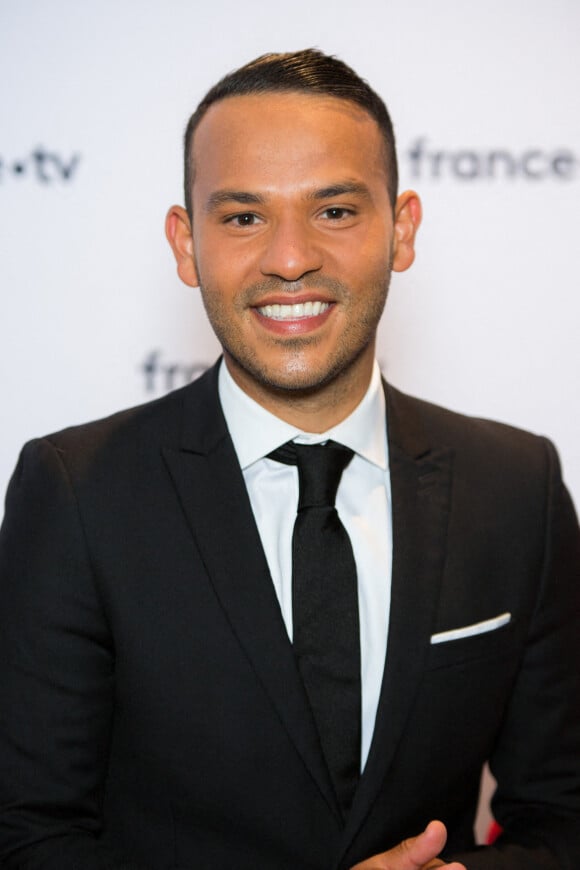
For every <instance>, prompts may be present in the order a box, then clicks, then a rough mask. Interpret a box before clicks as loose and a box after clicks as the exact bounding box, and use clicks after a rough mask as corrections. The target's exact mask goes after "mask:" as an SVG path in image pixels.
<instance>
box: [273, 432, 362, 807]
mask: <svg viewBox="0 0 580 870" xmlns="http://www.w3.org/2000/svg"><path fill="white" fill-rule="evenodd" d="M352 456H353V452H352V450H349V449H348V447H343V446H342V445H340V444H336V443H334V442H333V441H328V442H327V444H326V445H325V446H323V445H321V444H313V445H303V444H295V443H293V442H289V443H288V444H285V445H283V446H282V447H279V448H278V449H277V450H274V451H273V453H271V454H270V458H272V459H275V460H277V461H278V462H285V463H286V464H288V465H297V466H298V477H299V483H300V496H299V501H298V514H297V516H296V522H295V525H294V533H293V536H292V621H293V646H294V654H295V656H296V660H297V663H298V668H299V670H300V673H301V675H302V679H303V681H304V685H305V687H306V692H307V695H308V699H309V701H310V705H311V707H312V712H313V714H314V719H315V721H316V725H317V728H318V733H319V736H320V742H321V744H322V750H323V752H324V756H325V758H326V762H327V765H328V769H329V771H330V774H331V777H332V780H333V783H334V786H335V789H336V793H337V796H338V799H339V803H340V805H341V808H342V811H343V814H344V815H345V817H346V815H347V813H348V810H349V809H350V805H351V803H352V798H353V794H354V790H355V788H356V784H357V782H358V778H359V775H360V757H361V756H360V753H361V679H360V632H359V618H358V598H357V579H356V565H355V561H354V556H353V552H352V546H351V543H350V538H349V537H348V534H347V532H346V529H345V528H344V526H343V524H342V523H341V521H340V518H339V516H338V513H337V512H336V509H335V507H334V501H335V498H336V491H337V489H338V484H339V482H340V478H341V475H342V472H343V471H344V469H345V468H346V466H347V465H348V463H349V462H350V460H351V459H352Z"/></svg>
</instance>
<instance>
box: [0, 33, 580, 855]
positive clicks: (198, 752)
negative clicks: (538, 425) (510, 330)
mask: <svg viewBox="0 0 580 870" xmlns="http://www.w3.org/2000/svg"><path fill="white" fill-rule="evenodd" d="M420 219H421V206H420V202H419V199H418V197H417V195H416V194H415V193H414V192H413V191H406V192H403V193H400V194H398V192H397V165H396V156H395V148H394V138H393V132H392V127H391V122H390V119H389V116H388V113H387V111H386V108H385V106H384V104H383V103H382V101H381V100H380V98H379V97H378V96H377V95H376V94H375V93H374V92H373V91H372V90H371V89H370V87H369V86H368V85H367V84H366V83H365V82H364V81H362V80H361V79H360V78H359V77H358V76H357V75H356V74H355V73H354V72H353V71H352V70H351V69H349V68H348V67H347V66H346V65H345V64H343V63H342V62H341V61H339V60H337V59H336V58H332V57H328V56H325V55H323V54H321V53H320V52H317V51H313V50H307V51H303V52H297V53H295V54H285V55H284V54H283V55H267V56H264V57H262V58H258V59H257V60H256V61H254V62H252V63H250V64H248V65H247V66H245V67H243V68H241V69H240V70H237V71H235V72H233V73H231V74H230V75H228V76H226V77H225V79H223V80H222V81H221V82H219V83H218V84H217V85H216V86H215V87H214V88H212V90H211V91H210V92H209V93H208V94H207V95H206V97H205V99H204V100H203V101H202V103H201V104H200V105H199V107H198V108H197V110H196V112H195V113H194V114H193V116H192V118H191V119H190V122H189V124H188V128H187V132H186V139H185V208H183V207H181V206H177V205H176V206H173V207H172V208H171V209H170V210H169V213H168V216H167V222H166V232H167V236H168V239H169V242H170V244H171V246H172V249H173V252H174V254H175V258H176V261H177V268H178V272H179V275H180V276H181V278H182V279H183V281H185V282H186V283H187V284H189V285H191V286H193V287H199V288H200V291H201V293H202V296H203V300H204V304H205V308H206V310H207V314H208V317H209V319H210V322H211V324H212V327H213V329H214V330H215V333H216V335H217V336H218V338H219V341H220V343H221V345H222V348H223V359H221V360H220V361H218V363H217V364H216V366H215V367H214V368H213V369H212V370H211V371H209V372H208V373H207V374H206V375H204V376H203V377H202V378H200V379H199V380H198V381H196V382H195V383H193V384H191V385H189V386H188V387H186V388H184V389H182V390H179V391H176V392H174V393H172V394H170V395H169V396H167V397H165V398H163V399H161V400H159V401H157V402H154V403H151V404H149V405H145V406H143V407H141V408H137V409H132V410H130V411H127V412H123V413H121V414H118V415H115V416H114V417H112V418H109V419H107V420H103V421H98V422H96V423H92V424H88V425H87V426H82V427H76V428H74V429H69V430H65V431H64V432H60V433H57V434H55V435H51V436H48V437H46V438H44V439H39V440H38V441H35V442H33V443H31V444H29V445H27V446H26V448H25V449H24V451H23V453H22V456H21V459H20V463H19V466H18V468H17V471H16V473H15V475H14V478H13V480H12V483H11V486H10V489H9V493H8V498H7V512H6V520H5V523H4V526H3V529H2V536H1V539H0V570H1V586H0V669H1V673H0V678H1V686H2V698H1V705H0V708H1V711H2V712H1V714H0V805H1V825H0V847H1V848H0V856H1V857H2V858H3V860H4V862H5V863H4V866H6V867H7V868H9V870H10V868H11V870H15V868H29V870H34V868H38V870H40V868H42V870H53V868H54V870H129V868H150V870H185V868H190V870H194V868H195V870H202V868H203V870H218V868H219V870H223V868H226V867H232V868H236V870H349V868H356V870H433V868H437V867H447V868H449V870H464V868H467V870H561V868H568V870H572V868H574V870H577V867H578V866H580V672H579V658H580V655H579V654H580V537H579V532H578V524H577V521H576V517H575V514H574V510H573V507H572V504H571V502H570V499H569V496H568V494H567V492H566V489H565V488H564V485H563V483H562V480H561V476H560V470H559V464H558V459H557V456H556V452H555V450H554V448H553V446H552V445H551V444H550V443H549V442H547V441H546V440H545V439H542V438H538V437H536V436H533V435H530V434H527V433H524V432H521V431H518V430H515V429H513V428H510V427H507V426H502V425H500V424H497V423H490V422H488V421H483V420H475V419H470V418H467V417H462V416H460V415H457V414H453V413H451V412H449V411H445V410H443V409H441V408H437V407H435V406H433V405H430V404H428V403H425V402H422V401H419V400H417V399H412V398H410V397H408V396H404V395H403V394H401V393H400V392H398V391H397V390H395V389H394V388H393V387H391V386H389V385H387V384H386V383H385V382H383V381H382V379H381V375H380V372H379V369H378V366H377V363H376V361H375V342H376V331H377V326H378V323H379V320H380V317H381V314H382V311H383V307H384V305H385V301H386V297H387V293H388V288H389V281H390V276H391V272H392V271H393V270H394V271H403V270H405V269H407V268H408V267H409V266H410V265H411V264H412V262H413V258H414V244H415V235H416V231H417V229H418V226H419V223H420ZM486 760H488V761H489V763H490V765H491V767H492V770H493V772H494V774H495V776H496V779H497V782H498V788H497V792H496V795H495V798H494V811H495V814H496V817H497V819H498V821H499V822H500V823H501V825H502V828H503V833H502V835H501V837H500V838H499V839H498V840H497V842H496V843H495V844H494V845H493V846H489V847H485V848H482V847H477V846H476V845H475V842H474V836H473V821H474V816H475V811H476V806H477V800H478V787H479V780H480V774H481V769H482V766H483V764H484V762H485V761H486Z"/></svg>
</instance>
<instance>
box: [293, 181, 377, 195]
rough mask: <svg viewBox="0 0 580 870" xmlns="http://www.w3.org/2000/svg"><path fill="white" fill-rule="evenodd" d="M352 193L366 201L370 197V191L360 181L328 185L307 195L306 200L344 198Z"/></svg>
mask: <svg viewBox="0 0 580 870" xmlns="http://www.w3.org/2000/svg"><path fill="white" fill-rule="evenodd" d="M349 193H354V194H356V195H357V196H364V197H365V198H366V199H368V198H369V197H370V195H371V194H370V190H369V189H368V187H367V186H366V184H362V183H361V182H360V181H338V182H336V183H335V184H329V185H328V186H327V187H320V188H318V189H317V190H313V191H311V192H310V193H309V194H308V199H332V197H334V196H344V195H345V194H349Z"/></svg>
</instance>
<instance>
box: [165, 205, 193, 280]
mask: <svg viewBox="0 0 580 870" xmlns="http://www.w3.org/2000/svg"><path fill="white" fill-rule="evenodd" d="M165 235H166V236H167V241H168V242H169V244H170V245H171V250H172V251H173V256H174V257H175V262H176V263H177V274H178V275H179V277H180V278H181V280H182V281H183V283H184V284H188V285H189V286H190V287H198V286H199V278H198V275H197V267H196V264H195V254H194V251H193V236H192V233H191V222H190V220H189V215H188V214H187V212H186V210H185V209H184V208H182V207H181V206H180V205H172V206H171V208H170V209H169V211H168V212H167V217H166V218H165Z"/></svg>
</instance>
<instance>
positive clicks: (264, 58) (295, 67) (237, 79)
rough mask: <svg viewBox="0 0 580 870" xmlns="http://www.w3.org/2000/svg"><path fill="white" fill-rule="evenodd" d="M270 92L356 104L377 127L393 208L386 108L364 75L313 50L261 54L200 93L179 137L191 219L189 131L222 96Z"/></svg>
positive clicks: (394, 179) (391, 139) (394, 181)
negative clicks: (196, 105)
mask: <svg viewBox="0 0 580 870" xmlns="http://www.w3.org/2000/svg"><path fill="white" fill-rule="evenodd" d="M274 91H302V92H307V93H312V94H323V95H325V96H331V97H338V98H339V99H343V100H350V101H351V102H352V103H356V104H357V105H359V106H361V107H362V108H363V109H365V111H367V112H368V114H369V115H371V117H372V118H374V120H375V121H376V122H377V124H378V125H379V128H380V131H381V134H382V137H383V142H384V148H385V161H386V169H387V189H388V192H389V198H390V201H391V204H392V206H393V208H394V206H395V202H396V199H397V187H398V169H397V154H396V150H395V135H394V133H393V125H392V122H391V118H390V116H389V113H388V111H387V107H386V106H385V104H384V102H383V101H382V100H381V98H380V97H379V95H378V94H376V93H375V91H373V89H372V88H371V87H370V85H369V84H367V82H366V81H364V79H361V78H360V76H358V75H357V74H356V73H355V71H354V70H353V69H351V68H350V67H349V66H347V65H346V64H345V63H344V62H343V61H342V60H339V59H338V58H337V57H333V56H332V55H327V54H323V53H322V52H321V51H318V50H317V49H314V48H307V49H304V50H303V51H296V52H288V53H286V54H263V55H261V56H260V57H258V58H256V59H255V60H252V61H250V63H248V64H246V65H245V66H242V67H240V68H239V69H237V70H234V71H233V72H231V73H228V74H227V75H226V76H224V78H223V79H221V80H220V81H219V82H218V83H217V84H216V85H214V86H213V87H212V88H211V89H210V90H209V91H208V92H207V94H206V95H205V97H204V98H203V100H202V101H201V103H200V104H199V105H198V107H197V109H196V110H195V112H194V113H193V115H192V116H191V118H190V119H189V121H188V124H187V128H186V130H185V137H184V173H183V178H184V194H185V207H186V209H187V212H188V214H189V216H190V218H191V216H192V203H191V190H192V186H193V177H194V165H193V148H192V145H193V135H194V133H195V131H196V129H197V126H198V124H199V122H200V121H201V119H202V118H203V116H204V115H205V113H206V112H207V110H208V109H209V107H210V106H211V105H213V103H217V102H218V101H219V100H224V99H226V98H227V97H237V96H244V95H247V94H267V93H270V92H274Z"/></svg>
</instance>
